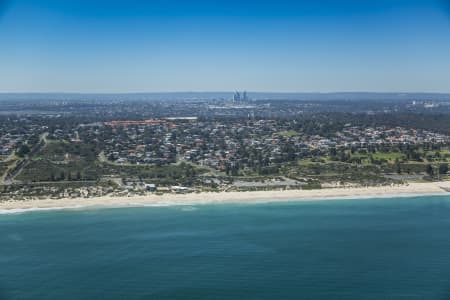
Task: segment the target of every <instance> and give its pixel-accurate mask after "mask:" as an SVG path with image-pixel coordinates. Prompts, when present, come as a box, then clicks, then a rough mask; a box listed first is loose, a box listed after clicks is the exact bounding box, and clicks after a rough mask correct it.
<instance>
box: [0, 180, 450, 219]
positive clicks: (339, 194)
mask: <svg viewBox="0 0 450 300" xmlns="http://www.w3.org/2000/svg"><path fill="white" fill-rule="evenodd" d="M449 192H450V181H441V182H428V183H407V184H404V185H392V186H380V187H352V188H325V189H318V190H281V191H275V190H274V191H255V192H220V193H192V194H164V195H154V194H151V195H147V196H131V197H123V196H121V197H112V196H104V197H93V198H64V199H39V200H24V201H18V200H14V201H12V200H11V201H3V202H0V212H1V213H14V212H22V211H27V210H49V209H70V208H73V209H75V208H85V207H86V208H87V207H111V208H113V207H139V206H168V205H196V204H219V203H264V202H276V201H318V200H331V199H348V198H385V197H402V196H403V197H407V196H419V195H445V194H449Z"/></svg>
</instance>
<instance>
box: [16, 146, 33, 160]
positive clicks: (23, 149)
mask: <svg viewBox="0 0 450 300" xmlns="http://www.w3.org/2000/svg"><path fill="white" fill-rule="evenodd" d="M28 153H30V147H28V146H27V145H21V146H20V147H19V149H17V151H16V154H17V156H19V157H24V156H25V155H27V154H28Z"/></svg>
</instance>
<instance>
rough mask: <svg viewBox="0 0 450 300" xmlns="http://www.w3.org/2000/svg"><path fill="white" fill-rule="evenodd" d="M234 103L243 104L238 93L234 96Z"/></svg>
mask: <svg viewBox="0 0 450 300" xmlns="http://www.w3.org/2000/svg"><path fill="white" fill-rule="evenodd" d="M233 101H234V102H235V103H239V102H241V94H239V92H236V93H235V94H234V96H233Z"/></svg>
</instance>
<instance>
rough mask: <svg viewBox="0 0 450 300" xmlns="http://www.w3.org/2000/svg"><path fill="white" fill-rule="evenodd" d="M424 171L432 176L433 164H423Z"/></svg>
mask: <svg viewBox="0 0 450 300" xmlns="http://www.w3.org/2000/svg"><path fill="white" fill-rule="evenodd" d="M425 172H426V173H427V174H428V175H429V176H433V174H434V172H433V166H432V165H430V164H428V165H426V166H425Z"/></svg>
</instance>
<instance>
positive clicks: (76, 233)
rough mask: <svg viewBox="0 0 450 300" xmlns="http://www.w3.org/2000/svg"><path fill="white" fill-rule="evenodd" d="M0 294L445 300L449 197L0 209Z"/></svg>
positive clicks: (449, 290)
mask: <svg viewBox="0 0 450 300" xmlns="http://www.w3.org/2000/svg"><path fill="white" fill-rule="evenodd" d="M0 299H442V300H446V299H450V197H416V198H392V199H373V200H372V199H371V200H363V201H361V200H360V201H358V200H341V201H322V202H297V203H293V202H290V203H276V204H275V203H272V204H257V205H205V206H192V207H147V208H123V209H98V210H79V211H47V212H32V213H25V214H14V215H0Z"/></svg>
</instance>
